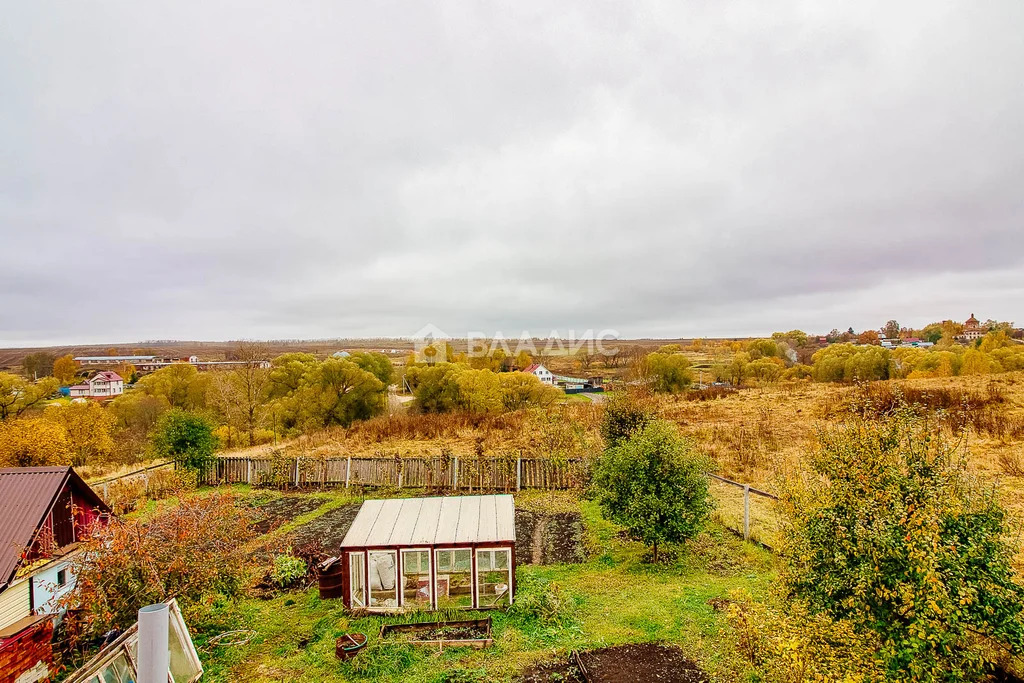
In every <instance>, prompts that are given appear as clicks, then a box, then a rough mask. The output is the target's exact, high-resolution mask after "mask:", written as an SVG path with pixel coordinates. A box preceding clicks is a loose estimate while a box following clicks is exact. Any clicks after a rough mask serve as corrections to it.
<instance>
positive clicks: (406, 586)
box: [402, 550, 430, 609]
mask: <svg viewBox="0 0 1024 683" xmlns="http://www.w3.org/2000/svg"><path fill="white" fill-rule="evenodd" d="M402 579H403V581H402V604H403V605H404V606H405V607H412V608H419V609H430V551H429V550H403V551H402Z"/></svg>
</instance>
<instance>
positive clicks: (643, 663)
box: [522, 643, 711, 683]
mask: <svg viewBox="0 0 1024 683" xmlns="http://www.w3.org/2000/svg"><path fill="white" fill-rule="evenodd" d="M579 664H582V668H581V667H580V666H579ZM579 664H577V661H576V658H574V657H568V658H567V659H566V660H561V661H554V662H544V663H542V664H538V665H536V666H533V667H531V668H530V669H527V670H526V671H524V672H523V678H522V680H523V683H555V682H556V681H558V683H635V682H637V681H654V682H656V683H708V681H710V680H711V679H710V678H708V675H707V673H705V672H704V670H703V669H701V668H700V667H699V666H697V664H696V663H695V662H694V661H693V660H691V659H688V658H687V657H686V655H684V654H683V651H682V650H680V649H679V648H678V647H675V646H674V645H658V644H656V643H640V644H635V645H619V646H617V647H608V648H603V649H601V650H591V651H589V652H581V653H580V655H579Z"/></svg>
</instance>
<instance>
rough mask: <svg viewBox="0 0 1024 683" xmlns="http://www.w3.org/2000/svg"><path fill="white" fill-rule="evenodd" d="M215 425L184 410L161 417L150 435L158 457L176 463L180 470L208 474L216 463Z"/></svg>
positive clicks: (167, 413)
mask: <svg viewBox="0 0 1024 683" xmlns="http://www.w3.org/2000/svg"><path fill="white" fill-rule="evenodd" d="M214 428H215V425H214V424H213V423H212V422H211V421H210V420H208V419H207V418H205V417H203V416H201V415H196V414H195V413H189V412H187V411H184V410H180V409H177V408H176V409H174V410H169V411H167V412H166V413H164V414H163V415H161V416H160V419H159V420H158V421H157V423H156V427H155V428H154V430H153V434H152V436H151V439H152V445H153V450H154V451H155V452H156V454H157V455H159V456H161V457H165V458H170V459H172V460H174V462H175V463H177V465H178V466H179V467H181V468H184V469H188V470H193V471H195V472H198V473H205V472H207V471H208V470H209V468H210V467H211V466H212V465H213V464H214V463H215V462H216V460H217V456H216V450H217V445H218V443H217V437H216V436H214V433H213V430H214Z"/></svg>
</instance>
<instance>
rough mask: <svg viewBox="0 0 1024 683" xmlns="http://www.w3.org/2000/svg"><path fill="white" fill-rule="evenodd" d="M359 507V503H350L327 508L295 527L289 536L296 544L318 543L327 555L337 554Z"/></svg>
mask: <svg viewBox="0 0 1024 683" xmlns="http://www.w3.org/2000/svg"><path fill="white" fill-rule="evenodd" d="M359 507H360V504H359V503H351V504H349V505H342V506H341V507H337V508H334V509H333V510H328V511H327V512H325V513H324V514H322V515H320V516H319V517H317V518H316V519H314V520H313V521H311V522H309V523H308V524H303V525H302V526H300V527H298V528H297V529H295V530H294V531H293V532H292V533H291V534H290V535H289V537H290V538H291V541H292V543H294V544H295V545H296V546H304V545H308V544H317V543H319V544H320V545H321V546H322V547H323V548H324V551H325V552H326V553H327V554H328V555H337V554H338V550H339V548H340V546H341V542H342V541H343V540H344V539H345V534H347V533H348V530H349V528H350V527H351V526H352V522H353V521H354V520H355V518H356V515H357V514H359Z"/></svg>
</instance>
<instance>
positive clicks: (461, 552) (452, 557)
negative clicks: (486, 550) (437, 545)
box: [435, 548, 473, 609]
mask: <svg viewBox="0 0 1024 683" xmlns="http://www.w3.org/2000/svg"><path fill="white" fill-rule="evenodd" d="M435 558H436V561H437V607H438V609H444V608H446V607H472V606H473V551H472V550H470V549H469V548H459V549H454V550H438V551H437V553H436V554H435Z"/></svg>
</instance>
